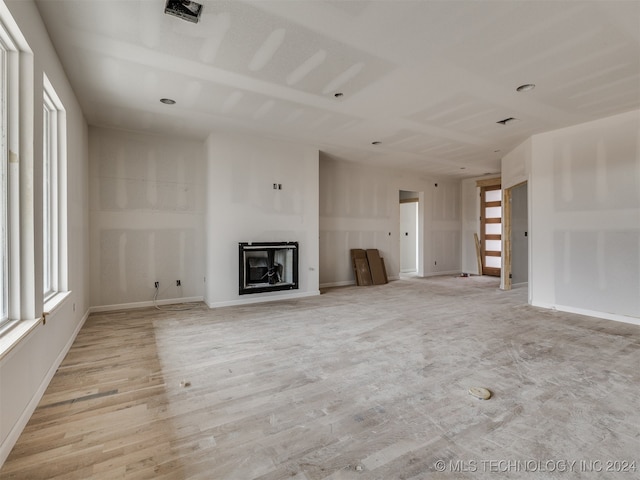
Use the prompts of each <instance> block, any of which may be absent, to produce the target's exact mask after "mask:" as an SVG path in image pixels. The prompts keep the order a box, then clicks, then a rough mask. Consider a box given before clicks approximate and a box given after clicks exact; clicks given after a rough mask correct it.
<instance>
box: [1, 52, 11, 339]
mask: <svg viewBox="0 0 640 480" xmlns="http://www.w3.org/2000/svg"><path fill="white" fill-rule="evenodd" d="M6 58H7V50H6V47H5V45H4V42H2V41H1V40H0V147H1V148H0V150H1V151H0V163H1V164H2V165H0V175H2V180H1V183H0V256H1V257H2V258H0V328H2V326H3V325H4V324H5V323H7V322H8V320H9V308H8V304H9V302H8V297H9V292H8V283H9V282H8V280H9V265H8V259H9V233H8V230H9V221H8V208H7V204H8V203H9V202H8V200H9V197H8V184H9V182H8V178H7V177H8V165H7V163H8V158H7V157H8V152H9V147H8V142H7V108H6V106H7V68H6V65H7V63H6Z"/></svg>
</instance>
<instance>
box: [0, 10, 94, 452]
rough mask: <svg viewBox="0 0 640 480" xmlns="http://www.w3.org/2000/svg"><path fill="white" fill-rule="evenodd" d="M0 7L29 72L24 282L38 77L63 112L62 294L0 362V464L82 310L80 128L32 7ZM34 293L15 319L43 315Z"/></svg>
mask: <svg viewBox="0 0 640 480" xmlns="http://www.w3.org/2000/svg"><path fill="white" fill-rule="evenodd" d="M5 3H6V7H7V8H8V10H7V8H5V6H2V5H0V13H2V15H3V21H4V22H5V23H7V22H8V21H9V18H8V17H7V14H8V13H9V12H10V14H11V15H12V16H13V19H14V20H15V23H16V24H17V27H18V28H19V29H20V31H21V32H22V34H23V35H24V38H25V40H26V42H27V43H28V46H29V48H30V49H31V51H32V55H31V54H29V55H25V56H24V57H23V58H22V59H21V61H22V71H23V73H24V72H27V71H30V72H31V75H30V76H23V77H22V78H21V79H20V89H21V92H20V95H21V97H22V99H23V104H22V107H23V109H22V111H21V119H22V122H21V126H24V125H25V124H28V126H29V127H30V128H29V129H30V130H31V131H32V132H33V144H32V148H31V146H30V147H29V148H28V150H27V151H23V152H21V157H20V159H21V161H23V160H24V164H25V165H26V164H28V163H29V162H31V164H32V165H33V167H34V168H33V171H31V172H25V175H24V177H23V178H22V185H23V187H25V188H26V189H27V190H29V191H30V192H31V194H33V198H34V203H33V205H35V206H36V209H35V211H33V213H32V214H31V213H29V214H25V215H24V216H22V215H21V221H22V222H29V223H30V224H31V225H30V228H31V229H32V231H33V232H34V237H33V238H32V240H33V243H32V244H31V246H32V249H33V251H32V252H31V255H32V258H33V260H34V261H33V263H32V266H31V267H30V268H32V269H33V272H30V273H33V275H34V276H30V275H26V273H27V272H21V274H22V273H25V275H24V278H32V279H33V278H36V279H40V278H42V247H41V241H42V240H41V239H42V228H41V225H42V224H41V220H42V213H41V211H40V209H39V208H38V207H37V206H38V205H41V200H42V193H41V191H42V187H41V181H42V174H41V168H40V165H41V162H42V143H41V139H42V98H43V97H42V88H43V75H44V74H46V75H47V77H48V79H49V80H50V82H51V84H52V86H53V88H54V89H55V91H56V93H57V95H58V97H59V98H60V100H61V102H62V104H63V105H64V108H65V111H66V130H67V145H66V146H67V158H66V176H67V178H66V179H67V181H66V185H67V194H66V222H67V231H66V237H67V242H68V246H67V250H68V255H67V259H68V263H67V288H68V290H69V291H70V293H69V296H68V297H67V298H66V300H65V301H63V302H62V303H61V304H60V305H59V307H58V309H57V310H55V311H54V312H51V314H50V315H48V317H47V323H46V325H42V324H40V325H38V326H37V327H36V328H35V329H34V330H32V331H31V332H30V334H29V335H28V336H27V337H26V338H23V339H22V340H21V341H20V342H19V343H18V344H17V345H16V346H15V347H14V348H13V349H12V350H11V351H9V353H8V354H6V355H5V356H3V357H2V359H0V464H1V463H2V462H3V461H4V459H5V458H6V456H7V455H8V454H9V452H10V450H11V448H12V447H13V444H14V443H15V441H16V440H17V438H18V436H19V434H20V432H21V431H22V429H23V428H24V426H25V425H26V423H27V421H28V420H29V417H30V416H31V413H32V412H33V410H34V409H35V407H36V406H37V404H38V402H39V400H40V398H41V397H42V394H43V393H44V391H45V389H46V387H47V385H48V383H49V381H50V379H51V377H52V376H53V374H54V373H55V371H56V369H57V368H58V365H59V364H60V362H61V361H62V359H63V358H64V356H65V354H66V352H67V351H68V349H69V347H70V346H71V343H72V342H73V340H74V339H75V336H76V334H77V332H78V330H79V329H80V327H81V326H82V324H83V322H84V320H85V319H86V315H87V314H88V309H89V305H90V304H89V288H88V285H89V235H88V232H89V229H88V222H89V215H88V212H89V210H88V204H89V194H88V162H87V156H88V152H87V149H88V130H87V124H86V122H85V120H84V117H83V114H82V111H81V110H80V107H79V105H78V102H77V100H76V98H75V95H74V93H73V91H72V90H71V87H70V85H69V82H68V80H67V78H66V76H65V73H64V70H63V69H62V66H61V64H60V62H59V60H58V58H57V56H56V52H55V50H54V48H53V46H52V45H51V43H50V41H49V37H48V34H47V31H46V29H45V27H44V25H43V23H42V20H41V19H40V15H39V13H38V10H37V8H36V6H35V5H34V3H33V2H32V1H23V0H18V1H11V0H9V1H6V2H5ZM29 156H31V158H28V157H29ZM23 193H25V192H23ZM26 194H27V195H28V194H29V192H26ZM25 211H27V212H28V209H27V210H25ZM27 243H28V242H27ZM41 286H42V282H41V281H37V282H34V281H33V280H31V281H27V282H24V283H23V284H22V285H21V290H22V291H21V296H23V298H27V299H28V303H30V305H29V306H28V308H24V309H23V312H26V311H31V312H35V315H36V317H39V316H40V314H41V313H42V312H43V311H44V306H43V300H42V292H41ZM23 318H26V317H23ZM27 320H28V318H27Z"/></svg>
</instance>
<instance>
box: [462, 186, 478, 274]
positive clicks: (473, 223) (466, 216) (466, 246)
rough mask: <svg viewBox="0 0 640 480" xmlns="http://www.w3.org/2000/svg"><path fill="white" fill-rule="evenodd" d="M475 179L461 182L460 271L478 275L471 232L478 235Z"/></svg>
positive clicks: (474, 245)
mask: <svg viewBox="0 0 640 480" xmlns="http://www.w3.org/2000/svg"><path fill="white" fill-rule="evenodd" d="M476 182H477V179H475V178H467V179H465V180H463V181H462V184H461V198H462V200H461V202H462V239H461V245H462V248H461V250H462V251H461V255H462V258H461V264H462V271H463V272H465V273H471V274H474V275H480V274H481V272H480V271H479V270H478V255H477V253H476V243H475V238H474V236H473V234H474V233H475V234H477V235H478V238H479V237H480V188H479V187H478V186H477V183H476Z"/></svg>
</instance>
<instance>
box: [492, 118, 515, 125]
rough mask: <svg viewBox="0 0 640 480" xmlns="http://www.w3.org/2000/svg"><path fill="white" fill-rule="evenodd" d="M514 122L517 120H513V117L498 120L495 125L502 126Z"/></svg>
mask: <svg viewBox="0 0 640 480" xmlns="http://www.w3.org/2000/svg"><path fill="white" fill-rule="evenodd" d="M516 120H518V119H517V118H513V117H509V118H505V119H504V120H498V121H497V122H496V123H500V124H502V125H506V124H507V123H511V122H515V121H516Z"/></svg>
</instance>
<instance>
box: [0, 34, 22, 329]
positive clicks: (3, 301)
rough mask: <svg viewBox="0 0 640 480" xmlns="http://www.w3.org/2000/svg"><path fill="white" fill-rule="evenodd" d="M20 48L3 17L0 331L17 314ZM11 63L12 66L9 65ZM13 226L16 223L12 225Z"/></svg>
mask: <svg viewBox="0 0 640 480" xmlns="http://www.w3.org/2000/svg"><path fill="white" fill-rule="evenodd" d="M17 53H18V49H17V47H16V44H15V42H14V41H13V39H12V37H11V34H10V33H9V32H8V30H7V29H6V28H5V25H4V24H3V22H2V21H0V75H2V79H1V80H0V150H1V152H0V163H2V166H1V167H0V169H1V177H2V178H1V180H0V194H1V195H2V200H1V201H0V236H1V237H0V255H2V258H1V259H0V275H2V278H0V332H2V331H3V330H4V329H6V328H9V327H10V325H11V324H12V323H13V321H14V320H15V319H16V318H15V310H16V306H15V305H13V303H14V301H15V300H16V292H15V291H13V290H15V288H14V289H10V285H11V284H12V281H13V280H15V278H12V277H15V275H13V276H12V269H11V262H12V257H13V256H14V255H13V248H12V245H13V246H14V247H15V244H16V242H17V240H18V237H17V236H16V232H14V231H13V230H15V228H16V227H17V225H16V223H17V222H16V218H17V214H16V209H17V208H18V204H17V201H18V196H17V189H16V188H14V187H15V185H14V182H13V181H12V177H13V176H15V174H16V172H15V170H16V167H13V166H12V165H11V153H10V148H11V144H12V141H14V140H15V139H16V138H17V130H16V129H13V130H12V129H11V128H10V125H9V123H10V122H9V119H12V120H15V119H16V115H15V112H14V109H15V105H14V104H13V102H12V100H11V94H12V93H13V91H14V89H15V88H16V82H17V78H16V75H17V71H16V70H17V68H15V67H17V62H16V55H17ZM10 67H11V68H10ZM12 226H13V227H14V228H13V229H12Z"/></svg>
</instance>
